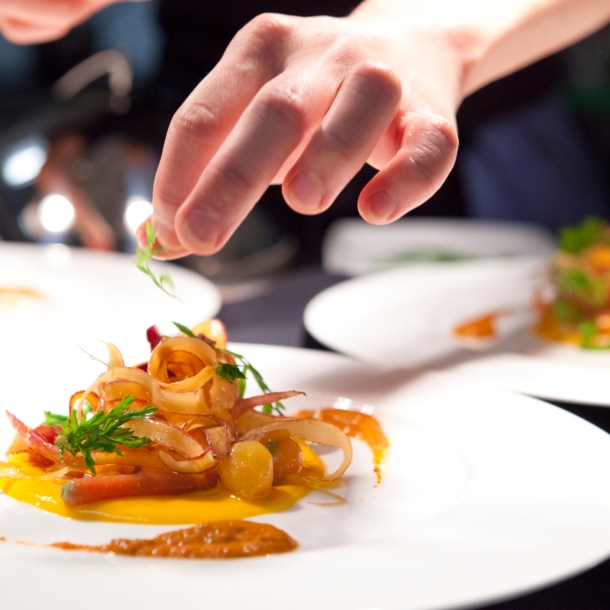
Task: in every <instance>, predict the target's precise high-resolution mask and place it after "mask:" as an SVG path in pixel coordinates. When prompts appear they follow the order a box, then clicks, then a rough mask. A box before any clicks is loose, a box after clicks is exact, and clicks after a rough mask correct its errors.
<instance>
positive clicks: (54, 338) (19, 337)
mask: <svg viewBox="0 0 610 610" xmlns="http://www.w3.org/2000/svg"><path fill="white" fill-rule="evenodd" d="M133 259H134V256H130V255H125V254H112V253H100V252H93V251H87V250H80V249H76V248H68V247H66V246H63V245H57V244H55V245H49V246H37V245H31V244H13V243H10V244H9V243H0V289H2V288H27V289H30V290H33V291H35V292H37V293H39V294H40V296H41V297H42V298H41V299H35V298H27V297H24V298H21V299H17V300H15V301H14V302H10V300H7V299H4V300H3V299H2V298H1V297H2V295H1V293H0V345H1V346H2V348H3V349H2V350H0V370H3V371H4V373H5V374H6V375H7V377H6V378H11V377H12V371H13V370H14V369H15V368H18V367H21V368H23V367H29V368H36V369H37V371H38V372H40V373H41V374H44V373H45V372H47V371H49V364H50V363H51V362H54V363H55V362H58V361H62V360H65V361H69V360H70V358H71V357H72V354H73V352H75V348H74V345H75V344H80V345H84V344H86V343H88V342H92V341H100V340H104V341H110V342H121V341H125V340H126V341H127V344H128V345H132V344H133V343H134V342H136V341H137V340H138V339H139V338H140V337H143V336H144V335H143V332H144V329H146V328H147V327H148V326H151V325H152V324H156V323H157V324H160V326H161V328H162V329H164V330H165V331H171V329H172V328H173V330H174V331H175V328H174V327H173V326H172V325H171V321H172V320H176V321H178V322H182V323H183V324H186V325H194V324H195V323H197V322H199V321H201V320H204V319H206V318H209V317H212V316H213V315H214V314H216V313H217V312H218V310H219V309H220V304H221V299H220V293H219V292H218V290H217V288H216V287H215V286H214V285H213V284H212V283H211V282H210V281H209V280H207V279H205V278H204V277H202V276H200V275H198V274H196V273H193V272H192V271H188V270H186V269H183V268H181V267H177V266H175V265H171V264H168V263H157V262H155V261H153V262H152V263H151V268H153V269H154V270H155V272H156V273H157V274H160V273H163V274H169V275H170V277H171V278H172V280H173V282H174V284H175V292H176V295H177V296H178V298H177V299H176V298H172V297H170V296H168V295H166V294H164V293H163V292H162V291H161V290H160V289H159V288H157V287H156V286H155V285H154V284H153V282H152V281H151V279H150V278H148V277H147V276H145V275H144V274H143V273H141V272H140V271H138V270H137V269H136V267H135V265H134V264H133ZM127 355H128V356H130V354H129V353H128V354H127ZM49 377H50V378H51V379H54V378H56V375H54V374H50V375H49ZM40 385H44V381H41V382H40Z"/></svg>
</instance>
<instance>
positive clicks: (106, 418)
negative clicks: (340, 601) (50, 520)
mask: <svg viewBox="0 0 610 610" xmlns="http://www.w3.org/2000/svg"><path fill="white" fill-rule="evenodd" d="M177 326H178V328H179V329H180V330H181V334H180V335H179V336H173V337H165V336H163V335H162V334H161V333H160V332H159V330H158V329H157V328H156V327H151V328H149V329H148V331H147V339H148V341H149V343H150V345H151V355H150V359H149V360H148V361H147V362H144V363H140V364H137V365H136V366H127V365H125V363H124V361H123V357H122V355H121V353H120V351H119V350H118V348H117V347H116V346H114V345H108V351H109V361H108V365H107V370H106V371H105V372H103V373H102V374H101V375H100V376H99V377H98V378H97V379H95V380H94V381H93V382H92V383H91V384H90V386H89V387H88V388H86V389H85V390H82V391H79V392H76V393H75V394H74V395H73V396H72V397H71V398H70V401H69V408H68V413H67V414H66V415H57V414H54V413H50V412H45V421H44V423H42V424H41V425H39V426H37V427H35V428H31V427H29V426H27V425H26V424H25V423H24V422H22V421H21V420H19V419H18V418H17V417H16V416H15V415H13V414H11V413H7V415H8V418H9V421H10V423H11V424H12V426H13V427H14V429H15V431H16V433H17V434H16V437H15V440H14V442H13V443H12V445H11V446H10V447H9V449H8V451H7V455H8V463H7V464H4V465H0V489H2V490H3V491H4V492H5V493H7V494H8V495H9V496H11V497H13V498H15V499H17V500H21V501H24V502H28V503H30V504H34V505H35V506H37V507H39V508H41V509H44V510H46V511H48V512H52V513H55V514H58V515H61V516H65V517H72V518H77V519H86V520H107V521H122V522H133V523H151V524H192V523H199V522H203V521H214V520H218V519H225V520H226V519H244V518H248V517H252V516H256V515H261V514H265V513H270V512H278V511H282V510H286V509H287V508H290V507H291V506H292V505H294V504H295V503H296V502H297V501H298V500H299V499H301V498H303V497H304V496H306V495H307V494H308V493H310V492H311V491H312V490H314V489H315V490H321V491H322V492H323V493H326V494H330V495H333V496H334V497H335V499H337V497H336V495H334V494H333V492H332V491H331V490H330V488H332V487H333V486H334V485H336V483H337V482H339V481H340V480H341V477H342V475H343V474H344V472H345V471H346V469H347V467H348V466H349V464H350V462H351V458H352V446H351V442H350V440H349V438H348V435H350V436H356V437H357V438H358V435H360V437H361V438H362V439H363V440H364V441H365V442H367V443H369V445H370V446H371V448H372V449H373V453H374V459H375V466H376V467H378V466H379V463H380V461H381V459H382V456H383V453H384V451H385V449H386V448H387V440H386V441H385V445H384V442H383V439H385V437H384V436H383V432H382V431H381V429H380V428H379V425H378V423H377V422H376V420H374V418H372V417H370V416H366V417H368V419H367V422H368V423H367V424H366V425H365V424H364V423H362V421H363V418H364V417H365V416H363V415H362V414H360V413H356V412H349V413H351V415H347V413H348V412H342V413H343V414H344V415H342V416H341V417H340V418H339V419H336V418H335V420H336V421H333V418H332V417H331V418H329V417H328V416H323V415H320V413H324V412H325V411H326V410H324V411H321V412H320V413H318V414H312V413H305V414H303V415H302V416H300V417H287V416H285V415H284V414H283V410H284V407H283V404H282V402H281V401H282V400H286V399H288V398H290V397H292V396H295V395H298V394H301V392H298V391H294V390H290V391H284V392H272V391H271V390H270V388H269V387H268V386H267V385H266V383H265V382H264V380H263V378H262V376H261V374H260V373H259V371H258V370H257V369H256V368H254V366H253V365H252V364H251V363H250V362H249V361H248V360H247V359H246V358H245V357H244V356H242V355H240V354H237V353H235V352H232V351H230V350H228V349H227V342H226V332H225V329H224V326H223V325H222V323H221V322H219V321H218V320H209V321H207V322H204V323H202V324H199V325H197V326H196V327H194V328H193V329H189V328H186V327H184V326H182V325H178V324H177ZM248 374H249V375H250V377H253V378H254V379H255V380H256V382H257V383H258V385H259V386H260V388H261V390H262V393H259V394H258V395H255V396H249V397H244V389H245V381H246V376H247V375H248ZM369 419H370V420H371V421H368V420H369ZM350 421H351V425H350ZM371 422H374V423H375V424H376V426H377V427H374V426H373V423H371ZM367 430H368V432H367ZM380 439H382V440H380ZM310 443H313V444H320V445H325V446H328V447H334V448H338V449H340V450H341V452H342V458H341V460H340V463H339V464H338V465H337V466H336V468H334V469H331V470H332V472H327V471H326V468H325V466H324V463H323V462H322V460H321V459H320V457H319V456H318V454H317V453H316V452H315V451H314V449H313V448H312V447H311V446H310Z"/></svg>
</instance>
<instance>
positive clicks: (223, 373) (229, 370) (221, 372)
mask: <svg viewBox="0 0 610 610" xmlns="http://www.w3.org/2000/svg"><path fill="white" fill-rule="evenodd" d="M216 374H217V375H218V376H219V377H222V378H224V379H226V380H227V381H228V382H229V383H233V382H234V381H235V380H236V379H245V378H246V376H245V375H244V374H243V373H242V372H241V371H240V370H239V368H238V367H237V365H236V364H226V363H225V362H221V363H220V364H219V365H218V366H217V367H216Z"/></svg>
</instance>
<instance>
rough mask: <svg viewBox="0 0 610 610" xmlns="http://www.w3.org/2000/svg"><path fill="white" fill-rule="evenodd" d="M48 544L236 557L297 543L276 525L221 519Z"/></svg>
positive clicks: (126, 552)
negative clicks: (150, 533) (92, 541)
mask: <svg viewBox="0 0 610 610" xmlns="http://www.w3.org/2000/svg"><path fill="white" fill-rule="evenodd" d="M49 546H50V547H53V548H58V549H62V550H67V551H89V552H94V553H114V554H115V555H129V556H132V557H133V556H139V557H173V558H180V559H233V558H236V557H255V556H257V555H269V554H272V553H287V552H289V551H292V550H294V549H296V548H297V546H298V544H297V543H296V542H295V541H294V540H293V539H292V538H291V537H290V536H289V535H288V534H286V532H284V531H282V530H280V529H278V528H276V527H274V526H273V525H268V524H266V523H255V522H252V521H236V520H222V521H214V522H211V523H200V524H199V525H195V526H194V527H189V528H185V529H180V530H176V531H173V532H167V533H164V534H160V535H158V536H155V537H154V538H149V539H145V540H138V539H135V540H132V539H117V540H112V541H111V542H109V543H107V544H100V545H84V544H72V543H71V542H56V543H54V544H51V545H49Z"/></svg>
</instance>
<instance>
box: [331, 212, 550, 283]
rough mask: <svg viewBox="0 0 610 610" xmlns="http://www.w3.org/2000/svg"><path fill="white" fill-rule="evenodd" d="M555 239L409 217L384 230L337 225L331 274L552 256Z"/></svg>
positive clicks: (527, 229)
mask: <svg viewBox="0 0 610 610" xmlns="http://www.w3.org/2000/svg"><path fill="white" fill-rule="evenodd" d="M554 248H555V244H554V239H553V237H552V236H551V234H550V233H549V232H548V231H546V230H545V229H543V228H541V227H539V226H537V225H533V224H527V223H516V222H505V221H501V222H498V221H493V220H470V219H463V218H405V219H403V220H399V221H398V222H394V223H392V224H389V225H385V226H383V227H379V226H373V225H371V224H369V223H367V222H365V221H364V220H361V219H359V218H344V219H341V220H338V221H336V222H335V223H333V225H332V226H331V227H330V228H329V230H328V232H327V234H326V235H325V237H324V245H323V252H322V265H323V267H324V270H325V271H326V272H327V273H336V274H340V275H361V274H363V273H372V272H375V271H380V270H382V269H387V268H390V267H395V266H397V265H405V264H417V263H418V262H422V261H426V260H432V261H434V260H440V261H442V260H443V259H445V260H446V259H452V258H457V259H460V258H465V259H471V258H475V259H478V258H490V257H514V256H549V255H550V254H552V252H553V250H554Z"/></svg>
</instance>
